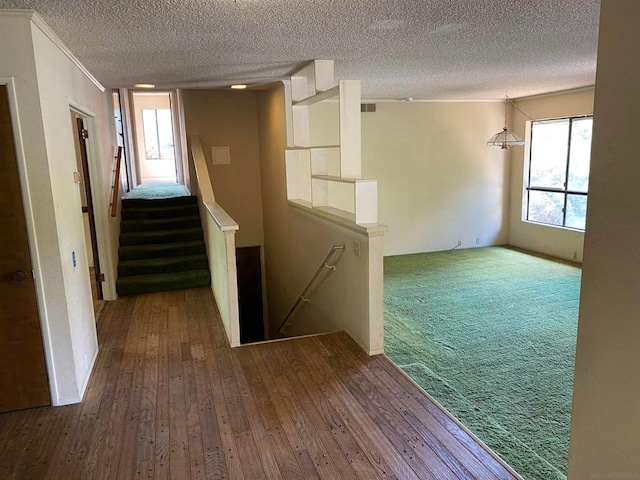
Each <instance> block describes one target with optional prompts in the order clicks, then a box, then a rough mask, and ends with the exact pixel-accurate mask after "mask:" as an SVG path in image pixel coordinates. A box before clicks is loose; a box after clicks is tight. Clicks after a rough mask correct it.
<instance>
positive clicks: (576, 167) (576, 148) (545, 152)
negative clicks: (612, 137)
mask: <svg viewBox="0 0 640 480" xmlns="http://www.w3.org/2000/svg"><path fill="white" fill-rule="evenodd" d="M592 126H593V117H592V116H588V117H572V118H561V119H557V120H542V121H535V122H531V137H530V143H529V145H530V149H529V150H530V158H529V181H528V182H527V185H528V186H527V195H526V202H527V204H526V215H527V217H526V219H527V220H529V221H531V222H538V223H545V224H548V225H557V226H560V227H567V228H573V229H577V230H584V227H585V218H586V214H587V191H588V189H589V162H590V158H591V129H592Z"/></svg>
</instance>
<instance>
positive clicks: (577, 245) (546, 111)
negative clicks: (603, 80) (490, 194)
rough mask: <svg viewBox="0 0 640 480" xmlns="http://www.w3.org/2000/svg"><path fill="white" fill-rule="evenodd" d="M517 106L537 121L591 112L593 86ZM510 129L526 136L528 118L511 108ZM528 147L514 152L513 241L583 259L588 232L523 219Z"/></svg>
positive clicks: (517, 102)
mask: <svg viewBox="0 0 640 480" xmlns="http://www.w3.org/2000/svg"><path fill="white" fill-rule="evenodd" d="M516 105H517V106H518V108H520V110H522V111H523V112H524V113H526V114H527V115H528V116H529V117H531V118H533V119H534V120H545V119H549V118H559V117H571V116H577V115H589V114H592V113H593V89H592V88H590V89H586V90H581V91H576V92H564V93H557V94H552V95H545V96H540V97H533V98H528V99H527V98H523V99H518V100H516ZM509 113H510V119H511V121H510V128H511V129H512V130H513V131H514V132H515V133H517V134H518V135H520V137H521V138H523V139H525V138H526V134H527V131H526V124H527V121H528V119H527V117H525V116H524V115H523V114H522V113H521V112H519V111H518V110H517V109H515V108H511V109H510V112H509ZM528 152H529V150H528V148H525V147H515V148H512V149H511V150H510V153H511V198H510V200H509V205H510V209H509V211H510V213H509V244H510V245H513V246H515V247H520V248H524V249H526V250H532V251H534V252H540V253H545V254H547V255H552V256H554V257H560V258H564V259H567V260H573V261H578V262H581V261H582V251H583V243H584V232H580V231H577V230H569V229H566V228H560V227H554V226H550V225H541V224H539V223H533V222H527V221H526V220H523V218H525V213H524V212H523V205H522V200H523V198H524V195H525V192H526V191H525V187H526V181H527V179H526V178H525V177H524V170H525V169H524V166H525V165H526V164H527V163H528V162H527V161H526V159H525V156H527V155H528V154H529V153H528Z"/></svg>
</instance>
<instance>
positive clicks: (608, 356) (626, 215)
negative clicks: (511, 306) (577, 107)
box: [568, 0, 640, 480]
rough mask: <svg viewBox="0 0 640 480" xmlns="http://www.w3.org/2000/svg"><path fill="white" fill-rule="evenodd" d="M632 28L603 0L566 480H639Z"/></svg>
mask: <svg viewBox="0 0 640 480" xmlns="http://www.w3.org/2000/svg"><path fill="white" fill-rule="evenodd" d="M639 23H640V2H620V1H617V0H603V2H602V8H601V17H600V25H601V26H602V28H601V29H600V38H599V46H598V68H597V74H596V90H595V109H594V132H593V146H592V155H591V174H590V181H589V184H590V188H589V200H588V211H587V229H586V234H585V251H584V264H583V269H582V271H583V273H582V294H581V299H580V318H579V323H578V345H577V350H576V372H575V382H574V393H573V399H574V400H573V412H572V419H571V443H570V448H569V473H568V478H569V480H582V479H594V478H597V479H599V478H620V479H622V478H625V479H626V478H640V348H639V345H640V321H638V320H639V318H638V312H640V295H638V287H639V286H640V249H639V248H638V238H640V222H639V219H640V196H639V195H638V185H639V184H640V164H639V163H638V131H639V130H640V89H639V88H638V86H639V85H640V61H639V59H640V29H638V24H639Z"/></svg>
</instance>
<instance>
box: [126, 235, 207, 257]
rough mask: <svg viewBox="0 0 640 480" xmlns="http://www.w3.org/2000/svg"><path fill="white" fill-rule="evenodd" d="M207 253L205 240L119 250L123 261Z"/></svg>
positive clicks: (135, 246)
mask: <svg viewBox="0 0 640 480" xmlns="http://www.w3.org/2000/svg"><path fill="white" fill-rule="evenodd" d="M204 253H206V248H205V243H204V240H202V239H201V240H192V241H188V242H165V243H148V244H145V245H124V246H122V247H120V249H119V250H118V256H119V258H120V260H121V261H123V260H135V259H141V258H160V257H178V256H183V255H197V254H204Z"/></svg>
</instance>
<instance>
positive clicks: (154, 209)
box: [125, 203, 198, 213]
mask: <svg viewBox="0 0 640 480" xmlns="http://www.w3.org/2000/svg"><path fill="white" fill-rule="evenodd" d="M197 208H198V205H196V204H192V203H187V204H184V205H160V206H155V207H154V206H148V207H132V208H127V209H126V210H125V211H126V212H127V213H130V212H153V213H156V212H168V213H169V212H180V211H182V210H196V209H197Z"/></svg>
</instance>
